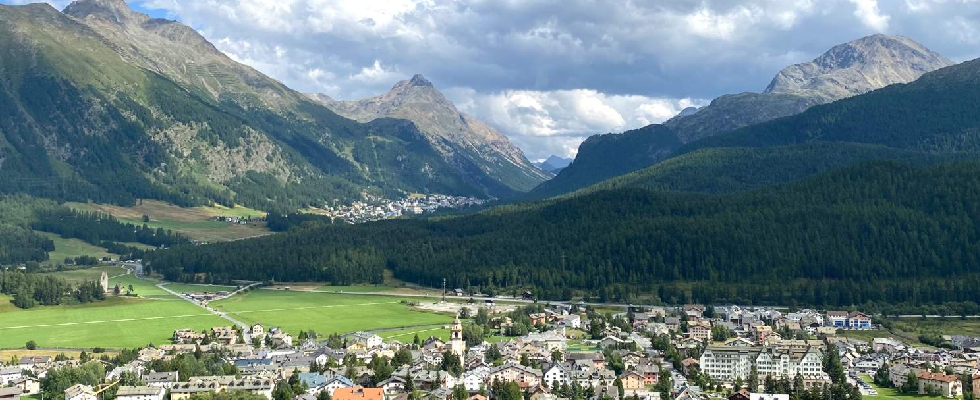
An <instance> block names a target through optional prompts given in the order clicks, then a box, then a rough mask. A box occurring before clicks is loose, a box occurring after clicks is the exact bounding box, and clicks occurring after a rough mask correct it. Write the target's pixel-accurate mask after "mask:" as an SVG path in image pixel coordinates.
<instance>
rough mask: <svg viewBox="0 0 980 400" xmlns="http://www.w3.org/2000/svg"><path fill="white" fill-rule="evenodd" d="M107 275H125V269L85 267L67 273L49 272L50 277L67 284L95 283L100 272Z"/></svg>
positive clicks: (99, 266) (101, 266)
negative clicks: (64, 281) (62, 279)
mask: <svg viewBox="0 0 980 400" xmlns="http://www.w3.org/2000/svg"><path fill="white" fill-rule="evenodd" d="M103 271H105V273H107V274H109V276H110V277H112V276H116V275H119V274H125V273H126V269H125V268H122V267H117V266H113V265H105V266H103V265H97V266H94V267H87V268H81V269H73V270H68V271H58V272H49V273H50V274H51V275H54V276H57V277H59V278H64V279H65V280H66V281H68V282H72V283H79V282H86V281H89V282H90V281H97V280H99V277H100V276H102V272H103Z"/></svg>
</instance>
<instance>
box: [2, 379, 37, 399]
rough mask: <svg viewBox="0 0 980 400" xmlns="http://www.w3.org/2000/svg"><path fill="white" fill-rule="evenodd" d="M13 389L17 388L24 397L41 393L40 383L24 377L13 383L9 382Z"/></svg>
mask: <svg viewBox="0 0 980 400" xmlns="http://www.w3.org/2000/svg"><path fill="white" fill-rule="evenodd" d="M10 385H11V386H13V387H18V388H20V390H21V391H22V392H23V394H26V395H34V394H38V393H41V381H39V380H37V379H35V378H32V377H29V376H25V377H23V378H20V379H18V380H15V381H13V382H10Z"/></svg>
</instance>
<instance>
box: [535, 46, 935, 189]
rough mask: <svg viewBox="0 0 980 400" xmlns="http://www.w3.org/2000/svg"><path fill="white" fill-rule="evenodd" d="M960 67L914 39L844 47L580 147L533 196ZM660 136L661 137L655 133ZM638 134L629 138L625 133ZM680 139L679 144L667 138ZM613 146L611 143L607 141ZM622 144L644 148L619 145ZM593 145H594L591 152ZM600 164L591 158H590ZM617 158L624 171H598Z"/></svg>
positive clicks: (594, 180)
mask: <svg viewBox="0 0 980 400" xmlns="http://www.w3.org/2000/svg"><path fill="white" fill-rule="evenodd" d="M952 64H953V63H952V62H951V61H949V60H948V59H946V58H945V57H943V56H941V55H939V54H936V53H934V52H932V51H930V50H928V49H926V48H925V47H923V46H922V45H920V44H918V43H916V42H914V41H912V40H911V39H908V38H905V37H901V36H885V35H873V36H868V37H864V38H861V39H858V40H855V41H852V42H849V43H845V44H842V45H838V46H835V47H833V48H832V49H830V50H828V51H827V52H826V53H824V54H822V55H821V56H819V57H817V58H816V59H814V60H813V61H812V62H809V63H804V64H797V65H792V66H789V67H787V68H785V69H783V70H782V71H780V72H779V73H778V74H777V75H776V77H775V78H773V80H772V82H771V83H770V84H769V86H768V87H767V88H766V90H765V91H764V92H763V93H740V94H732V95H725V96H722V97H719V98H717V99H715V100H713V101H712V102H711V104H710V105H708V106H705V107H702V108H700V109H697V110H694V109H686V110H684V111H682V112H681V113H680V114H679V115H678V116H676V117H674V118H672V119H670V120H668V121H666V122H664V124H663V125H664V126H665V127H666V128H669V132H667V131H664V130H660V129H657V130H652V129H639V130H635V131H631V132H627V133H623V134H618V135H599V136H593V137H592V138H590V139H589V140H586V141H585V142H583V143H582V145H581V146H580V147H579V152H578V156H577V157H576V158H575V161H574V162H573V163H572V164H571V165H570V166H569V167H568V168H566V169H565V170H563V171H562V172H561V173H559V174H558V176H556V177H555V179H552V180H551V181H548V182H545V183H543V184H541V185H540V186H539V187H538V188H535V190H533V191H532V192H531V194H530V196H529V197H531V198H546V197H550V196H556V195H560V194H563V193H568V192H571V191H574V190H576V189H579V188H583V187H586V186H589V185H591V184H594V183H598V182H600V181H602V180H605V179H608V178H611V177H613V176H616V175H622V174H626V173H628V172H631V171H635V170H638V169H641V168H645V167H647V166H650V165H652V164H654V163H655V162H657V161H660V160H663V159H665V158H667V156H669V155H670V154H673V152H674V151H676V150H677V149H679V148H680V146H681V145H683V144H686V143H691V142H694V141H697V140H700V139H703V138H706V137H710V136H714V135H717V134H720V133H724V132H730V131H733V130H735V129H738V128H742V127H746V126H750V125H755V124H759V123H763V122H766V121H771V120H774V119H777V118H781V117H786V116H790V115H796V114H799V113H801V112H803V111H805V110H807V109H809V108H810V107H813V106H816V105H820V104H826V103H830V102H833V101H836V100H840V99H843V98H847V97H851V96H855V95H859V94H863V93H867V92H870V91H872V90H875V89H879V88H882V87H885V86H888V85H892V84H897V83H907V82H911V81H914V80H915V79H917V78H918V77H920V76H921V75H922V74H924V73H927V72H930V71H934V70H937V69H940V68H943V67H946V66H949V65H952ZM650 131H656V132H657V134H658V135H660V136H650V135H647V132H650ZM623 135H626V136H638V137H635V138H621V137H618V136H623ZM664 135H666V136H674V137H675V138H676V139H675V140H669V139H665V138H664V137H662V136H664ZM604 142H610V143H604ZM615 143H623V144H627V143H628V144H629V145H631V146H636V147H626V146H619V147H617V146H616V144H615ZM590 147H594V148H591V149H590ZM593 157H594V158H596V159H589V158H593ZM613 158H628V159H630V160H633V162H630V163H624V162H622V161H621V160H620V161H612V162H614V163H616V164H618V165H619V167H618V168H610V167H605V168H596V165H600V164H602V163H604V162H606V161H607V160H611V159H613Z"/></svg>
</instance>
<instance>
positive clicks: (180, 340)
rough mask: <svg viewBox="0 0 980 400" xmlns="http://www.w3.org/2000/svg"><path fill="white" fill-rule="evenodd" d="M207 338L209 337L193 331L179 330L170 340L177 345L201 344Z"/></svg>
mask: <svg viewBox="0 0 980 400" xmlns="http://www.w3.org/2000/svg"><path fill="white" fill-rule="evenodd" d="M206 336H207V335H205V334H203V333H200V332H197V331H195V330H193V329H177V330H175V331H174V334H173V336H172V337H171V339H170V340H172V341H173V342H174V343H177V344H189V343H199V342H201V341H202V340H204V338H205V337H206Z"/></svg>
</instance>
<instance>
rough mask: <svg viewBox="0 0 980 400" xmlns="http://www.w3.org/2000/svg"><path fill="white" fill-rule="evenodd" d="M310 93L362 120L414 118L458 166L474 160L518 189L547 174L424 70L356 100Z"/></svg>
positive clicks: (539, 179)
mask: <svg viewBox="0 0 980 400" xmlns="http://www.w3.org/2000/svg"><path fill="white" fill-rule="evenodd" d="M308 96H309V97H310V98H311V99H313V100H316V101H318V102H320V103H321V104H323V105H325V106H327V107H328V108H330V109H331V110H333V111H334V112H336V113H337V114H340V115H342V116H344V117H347V118H351V119H354V120H357V121H361V122H368V121H372V120H375V119H379V118H401V119H407V120H409V121H412V122H414V123H415V125H416V126H418V128H419V130H420V131H422V132H423V133H424V134H425V135H426V137H427V138H428V139H429V141H430V142H431V143H432V144H433V146H434V147H435V148H436V149H437V150H438V151H440V152H441V153H442V154H443V156H444V157H446V158H447V159H448V160H450V161H451V162H452V163H453V164H456V165H459V166H460V168H464V166H465V167H467V168H469V167H472V166H474V165H475V166H476V167H477V168H479V169H480V170H481V171H483V173H485V174H486V175H487V176H489V177H490V178H491V179H493V180H496V181H498V182H500V183H501V184H503V185H505V186H507V187H510V188H511V189H513V190H516V191H527V190H530V189H531V188H533V187H534V186H535V185H537V184H538V183H541V182H542V181H544V180H546V179H548V178H550V174H548V173H547V172H545V171H542V170H541V169H539V168H538V167H535V166H534V165H532V164H531V162H530V161H528V160H527V158H526V157H525V156H524V153H523V152H521V150H520V149H518V148H517V147H516V146H514V145H513V144H512V143H511V142H510V141H509V140H508V139H507V137H506V136H504V135H503V134H501V133H500V132H498V131H497V130H496V129H494V128H493V127H491V126H490V125H488V124H486V123H484V122H482V121H480V120H477V119H476V118H473V117H471V116H469V115H466V114H463V113H462V112H460V111H459V110H458V109H456V106H455V105H453V103H452V102H450V101H449V100H448V99H446V97H445V96H443V94H442V92H440V91H439V90H438V89H436V88H435V86H434V85H433V84H432V82H429V80H427V79H425V78H424V77H423V76H422V75H415V76H413V77H412V78H411V79H409V80H404V81H401V82H398V83H396V84H395V86H394V87H392V88H391V90H390V91H388V93H384V94H382V95H378V96H375V97H370V98H367V99H362V100H356V101H336V100H334V99H331V98H330V96H327V95H324V94H310V95H308Z"/></svg>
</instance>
